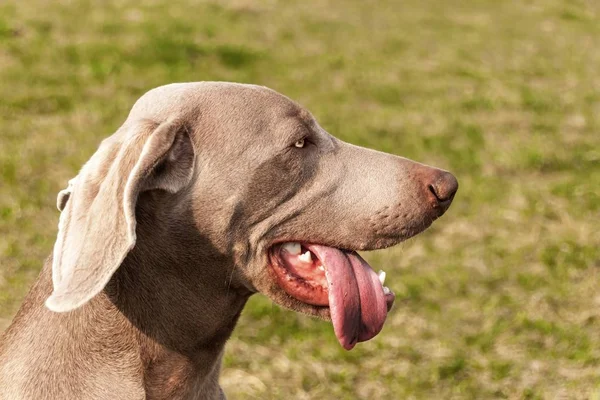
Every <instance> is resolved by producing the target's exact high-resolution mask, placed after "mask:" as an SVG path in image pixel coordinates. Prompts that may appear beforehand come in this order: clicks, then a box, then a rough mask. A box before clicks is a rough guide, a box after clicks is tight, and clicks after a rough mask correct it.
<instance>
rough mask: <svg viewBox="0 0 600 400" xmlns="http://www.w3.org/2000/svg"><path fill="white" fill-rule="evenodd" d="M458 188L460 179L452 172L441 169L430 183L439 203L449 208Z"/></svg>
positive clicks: (431, 190)
mask: <svg viewBox="0 0 600 400" xmlns="http://www.w3.org/2000/svg"><path fill="white" fill-rule="evenodd" d="M457 190H458V181H457V180H456V178H455V177H454V175H452V174H451V173H450V172H446V171H440V172H439V173H438V174H436V176H435V177H434V178H433V182H431V183H430V184H429V191H430V192H431V193H433V195H434V196H435V199H436V200H437V202H438V204H439V205H440V206H441V207H443V208H444V209H447V208H448V207H449V206H450V203H452V199H454V195H455V194H456V191H457Z"/></svg>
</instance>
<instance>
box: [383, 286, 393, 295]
mask: <svg viewBox="0 0 600 400" xmlns="http://www.w3.org/2000/svg"><path fill="white" fill-rule="evenodd" d="M390 293H392V291H391V290H390V288H389V287H387V286H384V287H383V294H390Z"/></svg>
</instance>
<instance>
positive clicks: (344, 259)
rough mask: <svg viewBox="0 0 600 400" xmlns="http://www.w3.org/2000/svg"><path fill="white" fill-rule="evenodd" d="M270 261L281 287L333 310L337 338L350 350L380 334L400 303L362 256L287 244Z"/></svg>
mask: <svg viewBox="0 0 600 400" xmlns="http://www.w3.org/2000/svg"><path fill="white" fill-rule="evenodd" d="M269 255H270V261H271V266H272V268H273V271H274V272H275V276H276V278H277V283H278V284H279V286H280V287H281V288H282V289H283V290H284V291H285V292H286V293H287V294H288V295H290V296H292V297H294V298H295V299H297V300H299V301H301V302H303V303H306V304H309V305H311V306H317V307H329V310H330V314H331V321H332V323H333V329H334V332H335V335H336V337H337V339H338V341H339V342H340V344H341V345H342V347H344V348H345V349H346V350H350V349H352V348H353V347H354V346H355V345H356V343H358V342H364V341H367V340H369V339H371V338H373V337H374V336H376V335H377V334H378V333H379V332H380V331H381V329H382V328H383V324H384V322H385V319H386V317H387V313H388V311H389V310H390V309H391V307H392V304H393V303H394V299H395V296H394V293H392V292H391V291H390V289H389V288H387V287H385V286H383V284H384V282H385V272H383V271H380V272H379V273H375V271H374V270H373V269H372V268H371V266H370V265H369V264H368V263H367V262H366V261H365V260H364V259H363V258H362V257H361V256H360V255H359V254H358V253H357V252H356V251H351V250H344V249H338V248H335V247H328V246H323V245H317V244H309V243H298V242H286V243H281V244H277V245H275V246H273V247H272V248H271V250H270V253H269Z"/></svg>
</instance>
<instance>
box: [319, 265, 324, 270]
mask: <svg viewBox="0 0 600 400" xmlns="http://www.w3.org/2000/svg"><path fill="white" fill-rule="evenodd" d="M317 269H318V270H319V271H325V267H324V266H322V265H319V266H318V267H317Z"/></svg>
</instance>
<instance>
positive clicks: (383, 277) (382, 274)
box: [377, 270, 385, 286]
mask: <svg viewBox="0 0 600 400" xmlns="http://www.w3.org/2000/svg"><path fill="white" fill-rule="evenodd" d="M377 276H378V277H379V282H381V285H382V286H383V284H384V283H385V271H383V270H379V272H378V273H377Z"/></svg>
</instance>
